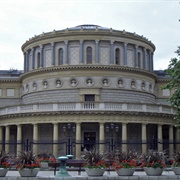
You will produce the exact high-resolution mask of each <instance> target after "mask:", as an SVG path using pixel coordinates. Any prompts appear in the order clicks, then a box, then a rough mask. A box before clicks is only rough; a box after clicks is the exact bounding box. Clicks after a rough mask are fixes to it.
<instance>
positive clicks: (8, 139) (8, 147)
mask: <svg viewBox="0 0 180 180" xmlns="http://www.w3.org/2000/svg"><path fill="white" fill-rule="evenodd" d="M5 128H6V133H5V142H6V143H9V142H10V126H8V125H7V126H5ZM9 150H10V145H9V144H6V145H5V151H6V152H7V153H9Z"/></svg>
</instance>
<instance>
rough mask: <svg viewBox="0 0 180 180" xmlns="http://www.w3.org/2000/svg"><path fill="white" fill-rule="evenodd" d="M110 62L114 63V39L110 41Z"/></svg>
mask: <svg viewBox="0 0 180 180" xmlns="http://www.w3.org/2000/svg"><path fill="white" fill-rule="evenodd" d="M110 45H111V47H110V64H114V41H112V40H111V41H110Z"/></svg>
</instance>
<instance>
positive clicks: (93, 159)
mask: <svg viewBox="0 0 180 180" xmlns="http://www.w3.org/2000/svg"><path fill="white" fill-rule="evenodd" d="M82 159H83V160H84V161H86V163H84V164H83V167H84V168H85V171H86V173H87V175H88V176H103V174H104V172H105V170H106V167H107V163H106V161H105V156H104V154H102V153H100V152H99V150H97V149H96V148H93V149H92V150H89V151H88V150H84V152H83V155H82Z"/></svg>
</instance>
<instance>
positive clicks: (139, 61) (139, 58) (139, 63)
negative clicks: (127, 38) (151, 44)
mask: <svg viewBox="0 0 180 180" xmlns="http://www.w3.org/2000/svg"><path fill="white" fill-rule="evenodd" d="M138 67H139V68H140V67H141V53H140V52H138Z"/></svg>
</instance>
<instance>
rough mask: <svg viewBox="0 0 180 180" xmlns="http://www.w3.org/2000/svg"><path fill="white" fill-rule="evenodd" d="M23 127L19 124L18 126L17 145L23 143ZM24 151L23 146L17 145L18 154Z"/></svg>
mask: <svg viewBox="0 0 180 180" xmlns="http://www.w3.org/2000/svg"><path fill="white" fill-rule="evenodd" d="M21 126H22V125H21V124H18V125H17V143H21V142H22V127H21ZM20 151H22V144H17V153H18V152H20Z"/></svg>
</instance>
